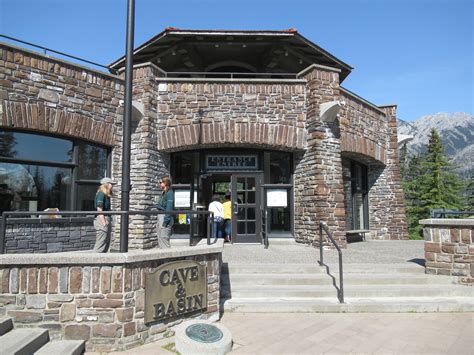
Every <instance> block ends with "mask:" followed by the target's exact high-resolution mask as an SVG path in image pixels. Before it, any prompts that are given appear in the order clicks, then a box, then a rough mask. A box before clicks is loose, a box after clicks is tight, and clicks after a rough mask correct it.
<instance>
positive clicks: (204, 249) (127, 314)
mask: <svg viewBox="0 0 474 355" xmlns="http://www.w3.org/2000/svg"><path fill="white" fill-rule="evenodd" d="M222 250H223V242H222V241H218V242H217V243H216V244H213V245H210V246H208V245H206V244H205V243H202V242H201V243H200V244H198V245H197V246H195V247H189V246H182V247H173V248H172V249H168V250H160V249H153V250H146V251H141V250H136V251H132V252H129V253H108V254H92V253H88V252H79V253H78V252H75V253H56V254H36V255H35V256H34V257H32V256H31V255H29V254H21V255H20V254H15V255H0V282H1V283H0V289H1V294H0V316H9V317H12V318H13V321H14V323H15V327H22V326H28V327H31V326H34V327H41V328H46V329H48V330H49V332H50V337H51V338H52V339H83V340H86V347H87V350H88V351H114V350H124V349H128V348H131V347H134V346H137V345H140V344H143V343H147V342H151V341H156V340H159V339H161V338H163V337H166V336H167V335H168V334H170V331H172V329H173V327H174V326H176V325H177V324H179V323H181V322H182V320H183V319H186V318H190V316H189V315H181V316H175V317H174V318H168V319H167V320H163V321H155V322H151V323H146V322H145V291H146V282H145V275H146V274H147V273H150V272H153V271H155V270H156V269H157V268H158V267H159V266H161V265H163V264H166V263H168V262H172V261H183V260H194V261H196V262H197V263H199V264H200V265H204V266H205V267H206V270H207V307H205V309H203V310H199V311H196V312H194V313H192V317H193V318H195V317H197V318H203V319H211V320H217V319H218V318H219V297H220V295H219V292H220V288H219V285H220V269H221V253H222ZM205 306H206V305H205Z"/></svg>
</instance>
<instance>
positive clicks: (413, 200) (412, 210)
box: [403, 155, 424, 239]
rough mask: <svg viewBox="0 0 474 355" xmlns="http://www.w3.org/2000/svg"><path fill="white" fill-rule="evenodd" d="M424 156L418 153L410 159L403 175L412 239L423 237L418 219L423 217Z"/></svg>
mask: <svg viewBox="0 0 474 355" xmlns="http://www.w3.org/2000/svg"><path fill="white" fill-rule="evenodd" d="M423 158H424V157H423V156H421V155H416V156H414V157H412V158H411V159H409V160H408V163H407V165H406V168H405V169H404V175H403V190H404V194H405V206H406V216H407V223H408V230H409V234H410V239H420V238H421V229H422V227H421V225H420V224H419V223H418V221H419V220H420V219H422V218H424V217H423V211H422V209H421V208H420V190H421V187H420V184H421V182H422V180H421V179H420V176H421V175H422V162H423Z"/></svg>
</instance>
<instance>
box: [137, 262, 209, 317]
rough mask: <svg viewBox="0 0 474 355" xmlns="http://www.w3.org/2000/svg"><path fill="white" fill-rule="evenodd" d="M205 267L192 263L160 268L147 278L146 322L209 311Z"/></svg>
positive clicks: (165, 265)
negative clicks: (203, 310)
mask: <svg viewBox="0 0 474 355" xmlns="http://www.w3.org/2000/svg"><path fill="white" fill-rule="evenodd" d="M206 275H207V274H206V266H205V265H201V264H199V263H197V262H196V261H192V260H183V261H174V262H171V263H166V264H163V265H160V266H159V267H158V269H156V271H155V272H150V273H146V274H145V322H146V323H149V322H154V321H159V320H163V319H167V318H172V317H176V316H180V315H182V314H186V313H191V312H195V311H198V310H200V309H205V308H207V276H206Z"/></svg>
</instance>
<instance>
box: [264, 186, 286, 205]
mask: <svg viewBox="0 0 474 355" xmlns="http://www.w3.org/2000/svg"><path fill="white" fill-rule="evenodd" d="M267 207H288V190H287V189H272V190H267Z"/></svg>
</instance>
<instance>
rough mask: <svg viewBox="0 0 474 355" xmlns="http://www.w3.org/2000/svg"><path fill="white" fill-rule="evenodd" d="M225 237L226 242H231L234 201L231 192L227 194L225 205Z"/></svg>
mask: <svg viewBox="0 0 474 355" xmlns="http://www.w3.org/2000/svg"><path fill="white" fill-rule="evenodd" d="M222 205H223V206H224V237H225V241H226V242H230V238H231V231H232V201H231V198H230V191H227V192H226V193H225V197H224V203H223V204H222Z"/></svg>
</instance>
